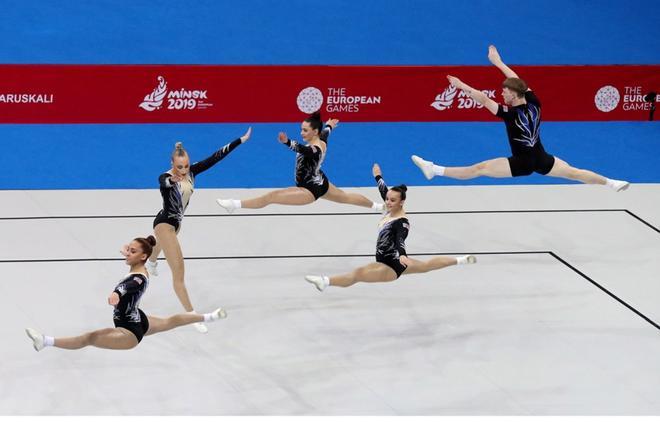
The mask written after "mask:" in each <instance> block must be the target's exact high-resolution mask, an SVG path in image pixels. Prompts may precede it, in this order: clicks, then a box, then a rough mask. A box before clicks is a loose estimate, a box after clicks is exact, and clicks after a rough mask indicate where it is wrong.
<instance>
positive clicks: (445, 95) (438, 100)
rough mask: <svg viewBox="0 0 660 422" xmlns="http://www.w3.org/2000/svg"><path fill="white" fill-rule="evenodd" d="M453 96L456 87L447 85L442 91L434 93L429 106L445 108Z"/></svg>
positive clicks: (451, 101) (449, 105)
mask: <svg viewBox="0 0 660 422" xmlns="http://www.w3.org/2000/svg"><path fill="white" fill-rule="evenodd" d="M436 92H437V91H436ZM455 96H456V87H455V86H451V85H449V86H448V87H447V88H446V89H445V90H444V91H442V94H438V95H436V97H435V101H433V103H431V107H433V108H434V109H436V110H440V111H442V110H447V109H448V108H449V107H451V105H452V103H453V102H454V97H455Z"/></svg>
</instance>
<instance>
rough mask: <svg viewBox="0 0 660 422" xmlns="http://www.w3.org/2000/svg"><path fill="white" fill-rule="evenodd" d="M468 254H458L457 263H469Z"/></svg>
mask: <svg viewBox="0 0 660 422" xmlns="http://www.w3.org/2000/svg"><path fill="white" fill-rule="evenodd" d="M468 256H469V255H463V256H457V257H456V265H465V264H467V263H468V260H467V259H468Z"/></svg>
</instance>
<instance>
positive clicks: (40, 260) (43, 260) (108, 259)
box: [0, 251, 660, 330]
mask: <svg viewBox="0 0 660 422" xmlns="http://www.w3.org/2000/svg"><path fill="white" fill-rule="evenodd" d="M539 254H548V255H550V256H552V257H553V258H555V259H556V260H557V261H558V262H560V263H561V264H563V265H565V266H566V267H568V268H569V269H571V270H573V271H574V272H575V273H576V274H578V275H579V276H580V277H582V278H584V279H585V280H587V281H588V282H590V283H591V284H593V285H594V286H596V287H597V288H598V289H600V290H601V291H602V292H604V293H606V294H607V295H608V296H610V297H611V298H613V299H614V300H616V301H617V302H619V303H620V304H622V305H623V306H625V307H626V308H628V309H629V310H630V311H632V312H633V313H635V314H636V315H637V316H639V317H640V318H642V319H643V320H644V321H646V322H648V323H649V324H651V325H652V326H653V327H655V328H656V329H658V330H660V325H658V324H657V323H656V322H654V321H653V320H651V319H650V318H649V317H647V316H646V315H644V314H643V313H641V312H640V311H638V310H637V309H635V308H634V307H633V306H631V305H629V304H628V303H626V302H625V301H624V300H623V299H621V298H619V297H618V296H617V295H615V294H614V293H612V292H610V291H609V290H607V289H606V288H605V287H603V286H602V285H601V284H599V283H598V282H596V281H595V280H593V279H592V278H591V277H589V276H588V275H586V274H585V273H583V272H582V271H580V270H579V269H577V268H576V267H575V266H573V265H571V264H570V263H568V262H567V261H566V260H565V259H563V258H561V257H560V256H559V255H557V254H556V253H554V252H552V251H495V252H446V253H445V252H443V253H437V252H435V253H411V254H409V255H410V256H430V255H539ZM300 258H373V254H322V255H247V256H198V257H195V256H192V257H186V258H185V259H186V260H187V261H190V260H230V259H300ZM162 260H164V259H162V258H161V261H162ZM98 261H123V259H122V258H55V259H16V260H0V264H3V263H43V262H98Z"/></svg>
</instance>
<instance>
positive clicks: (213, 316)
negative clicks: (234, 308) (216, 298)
mask: <svg viewBox="0 0 660 422" xmlns="http://www.w3.org/2000/svg"><path fill="white" fill-rule="evenodd" d="M218 319H220V316H219V315H217V314H215V313H214V312H209V313H208V314H204V322H212V321H216V320H218Z"/></svg>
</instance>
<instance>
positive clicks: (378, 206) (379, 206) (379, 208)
mask: <svg viewBox="0 0 660 422" xmlns="http://www.w3.org/2000/svg"><path fill="white" fill-rule="evenodd" d="M371 209H372V210H376V211H382V210H383V204H379V203H378V202H374V203H372V204H371Z"/></svg>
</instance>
